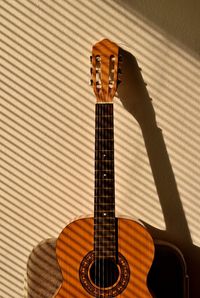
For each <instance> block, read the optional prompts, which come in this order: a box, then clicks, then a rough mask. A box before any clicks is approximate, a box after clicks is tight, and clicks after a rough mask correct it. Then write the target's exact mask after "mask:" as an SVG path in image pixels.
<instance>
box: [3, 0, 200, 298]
mask: <svg viewBox="0 0 200 298" xmlns="http://www.w3.org/2000/svg"><path fill="white" fill-rule="evenodd" d="M158 2H160V3H162V5H161V4H158ZM0 3H1V13H2V17H1V31H2V41H3V43H2V60H1V63H2V66H1V72H2V73H1V80H2V82H1V88H2V89H1V99H0V100H1V105H2V106H1V112H2V114H1V128H2V130H1V148H2V152H1V199H0V200H1V215H2V222H1V224H2V240H1V246H2V261H1V263H2V269H3V275H2V277H1V279H2V280H1V290H2V294H1V297H3V298H8V297H14V298H18V297H22V290H23V275H24V273H25V269H26V262H27V258H28V255H29V253H30V251H31V250H32V248H33V247H34V246H35V245H36V244H37V243H38V242H40V241H41V240H42V239H46V238H48V237H52V236H53V237H57V235H58V234H59V232H60V231H61V229H62V228H63V227H64V226H65V225H66V223H67V222H68V221H69V220H71V219H73V218H74V217H76V216H79V215H82V214H90V213H92V211H93V173H94V169H93V164H94V162H93V156H94V153H93V149H94V103H95V97H94V95H93V91H92V89H91V88H90V87H89V85H88V82H89V67H90V66H89V56H90V51H91V47H92V44H94V43H95V42H96V41H98V40H99V39H101V38H104V37H107V38H110V39H111V40H113V41H116V42H117V43H119V44H120V46H121V47H122V48H125V49H126V50H129V51H130V52H131V53H132V54H133V55H134V56H135V57H136V59H137V61H138V64H139V66H140V67H141V68H142V74H143V78H144V80H145V81H146V82H147V89H148V92H149V95H150V97H151V98H152V99H153V101H152V103H153V107H154V110H155V113H156V119H157V124H158V127H159V128H160V129H161V130H162V131H161V130H157V131H156V130H154V133H155V134H154V133H153V134H152V136H151V132H150V131H148V129H147V130H144V131H143V133H142V132H141V128H140V125H139V124H138V122H137V121H136V120H135V118H134V117H133V116H132V115H131V113H130V110H129V109H128V110H127V107H126V108H124V105H125V106H126V104H124V105H123V104H122V103H121V102H120V100H119V99H117V98H116V99H115V150H116V153H115V157H116V209H117V212H118V213H120V214H126V215H129V216H134V217H136V218H139V219H141V220H143V221H144V222H145V223H147V224H148V225H150V226H151V228H150V229H151V231H152V233H153V235H154V236H155V237H158V238H162V239H167V240H169V241H171V242H173V243H175V244H176V245H178V246H179V247H180V248H181V249H182V250H183V252H184V255H185V257H186V260H187V263H188V267H189V268H188V269H189V273H190V275H191V276H192V278H191V279H192V280H193V281H192V283H191V284H192V290H191V297H192V298H197V297H199V296H200V290H199V289H198V287H197V283H196V285H195V280H196V281H197V277H198V276H200V269H199V268H200V219H199V218H200V198H199V193H200V183H199V182H200V181H199V177H200V170H199V168H200V167H199V161H200V154H199V152H200V150H199V147H200V146H199V145H200V138H199V132H200V122H199V114H200V113H199V112H200V105H199V95H200V89H199V66H200V65H199V50H200V48H199V44H200V32H198V31H199V29H198V28H199V27H200V26H199V27H198V25H199V24H198V23H199V18H198V15H199V14H197V11H199V8H200V7H199V4H198V3H199V1H196V2H195V1H188V2H187V1H182V6H181V1H178V0H177V1H162V2H161V1H114V0H113V1H90V0H77V1H73V0H70V1H67V0H66V1H58V0H56V1H51V0H49V1H47V0H44V1H43V0H41V1H39V0H37V1H36V0H25V1H24V0H19V1H15V0H8V1H3V0H1V1H0ZM166 3H168V4H166ZM188 3H190V4H188ZM172 4H173V5H172ZM180 8H181V9H180ZM197 20H198V21H197ZM122 84H124V85H123V86H125V87H126V82H123V83H122ZM127 88H129V89H130V88H131V87H130V86H127ZM129 99H130V98H129ZM147 118H148V115H147ZM147 153H148V154H147ZM168 158H169V159H168ZM150 164H151V166H150ZM171 166H172V168H171ZM152 173H153V174H152ZM153 176H154V178H153ZM154 179H155V180H154ZM156 228H157V229H159V230H162V231H159V230H157V229H156ZM195 277H196V279H195ZM198 291H199V292H198ZM197 293H198V294H197ZM196 294H197V296H196Z"/></svg>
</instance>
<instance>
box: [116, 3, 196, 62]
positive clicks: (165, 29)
mask: <svg viewBox="0 0 200 298" xmlns="http://www.w3.org/2000/svg"><path fill="white" fill-rule="evenodd" d="M117 2H118V3H119V4H120V6H122V7H124V8H125V9H126V10H130V9H134V12H138V13H139V14H140V18H141V17H142V16H144V17H145V20H149V21H150V22H151V25H152V24H153V25H155V26H156V29H158V28H159V29H160V30H162V35H163V36H165V35H166V36H167V39H168V40H171V42H172V43H173V42H174V41H175V43H176V44H177V42H178V43H179V44H180V47H184V48H185V49H186V50H187V51H189V52H190V53H191V54H193V55H195V56H196V55H198V56H199V55H200V48H199V44H200V26H199V11H200V2H199V1H198V0H191V1H182V0H176V1H165V0H161V1H157V0H151V1H130V0H123V1H122V0H117ZM134 12H133V13H134Z"/></svg>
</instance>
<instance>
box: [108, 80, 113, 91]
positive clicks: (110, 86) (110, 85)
mask: <svg viewBox="0 0 200 298" xmlns="http://www.w3.org/2000/svg"><path fill="white" fill-rule="evenodd" d="M113 87H114V81H110V82H109V88H111V89H112V88H113Z"/></svg>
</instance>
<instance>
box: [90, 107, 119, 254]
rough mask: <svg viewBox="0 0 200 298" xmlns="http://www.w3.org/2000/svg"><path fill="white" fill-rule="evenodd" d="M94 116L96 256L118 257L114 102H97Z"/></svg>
mask: <svg viewBox="0 0 200 298" xmlns="http://www.w3.org/2000/svg"><path fill="white" fill-rule="evenodd" d="M95 116H96V120H95V193H94V250H95V257H97V258H105V257H109V258H115V256H116V227H115V185H114V129H113V104H112V103H98V104H96V112H95Z"/></svg>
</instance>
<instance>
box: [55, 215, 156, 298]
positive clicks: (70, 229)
mask: <svg viewBox="0 0 200 298" xmlns="http://www.w3.org/2000/svg"><path fill="white" fill-rule="evenodd" d="M93 222H94V220H93V218H84V219H78V220H76V221H74V222H72V223H70V224H69V225H68V226H66V227H65V228H64V230H63V231H62V232H61V234H60V236H59V238H58V240H57V245H56V254H57V259H58V263H59V266H60V268H61V271H62V275H63V283H62V285H61V287H60V289H59V290H58V293H57V294H56V295H55V298H75V297H77V298H78V297H81V298H89V297H92V296H91V295H90V294H88V293H87V292H86V291H85V290H84V289H83V287H82V285H81V283H80V281H79V267H80V263H81V261H82V259H83V257H84V256H85V255H86V254H87V253H88V252H89V251H91V250H93ZM118 249H119V252H120V253H121V254H122V255H123V256H124V257H125V258H126V260H127V261H128V264H129V267H130V280H129V283H128V286H127V288H126V289H125V290H124V292H122V294H120V295H118V297H123V298H151V297H152V295H151V294H150V292H149V290H148V288H147V286H146V278H147V274H148V271H149V269H150V266H151V264H152V261H153V257H154V244H153V241H152V238H151V236H150V235H149V233H148V232H147V230H146V229H145V228H144V227H143V226H142V225H140V224H139V223H138V222H135V221H133V220H130V219H125V218H119V219H118Z"/></svg>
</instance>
